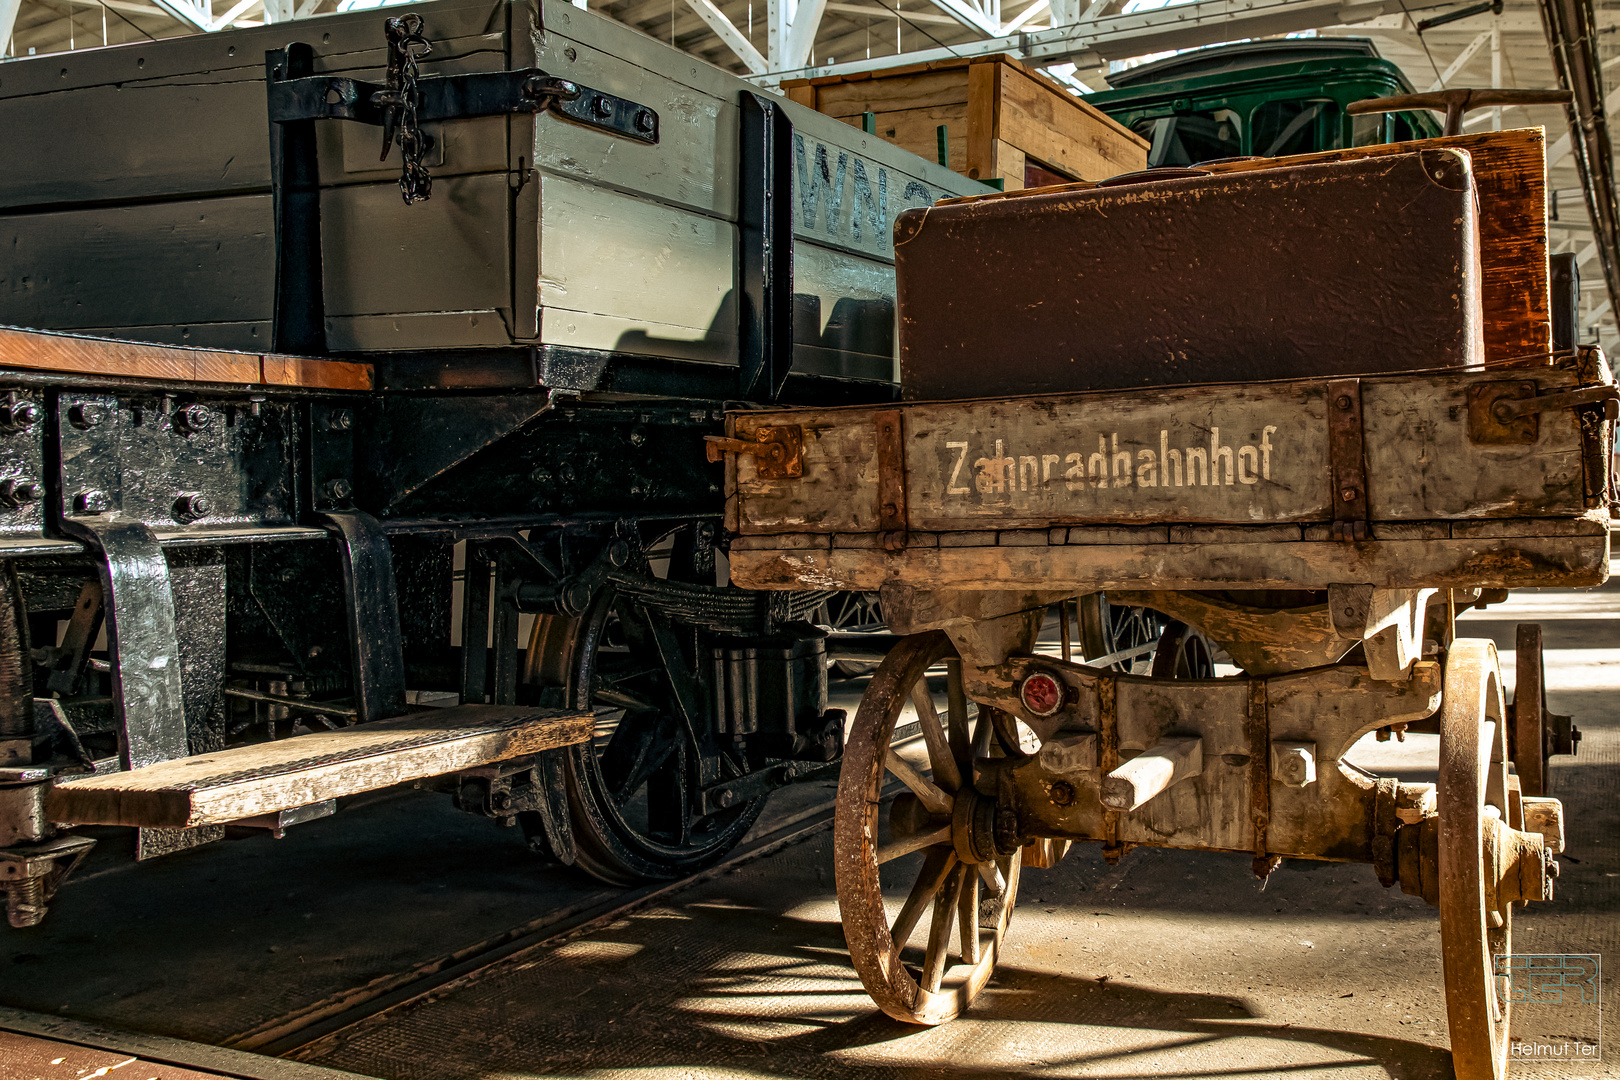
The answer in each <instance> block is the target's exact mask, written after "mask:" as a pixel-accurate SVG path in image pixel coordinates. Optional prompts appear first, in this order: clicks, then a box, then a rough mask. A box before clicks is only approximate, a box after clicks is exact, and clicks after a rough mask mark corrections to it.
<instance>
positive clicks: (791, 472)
mask: <svg viewBox="0 0 1620 1080" xmlns="http://www.w3.org/2000/svg"><path fill="white" fill-rule="evenodd" d="M754 439H755V441H754V442H749V441H748V440H746V439H728V438H726V437H725V436H722V435H705V436H704V437H703V441H704V442H705V443H706V444H707V449H708V455H709V460H710V461H711V462H717V461H724V460H725V456H726V455H727V454H747V455H748V456H749V457H751V458H753V459H754V471H755V472H756V473H758V474H759V478H760V479H761V480H787V479H790V478H792V477H798V476H803V475H804V428H802V427H800V426H799V425H798V424H779V425H775V426H769V425H767V426H765V427H761V428H759V429H758V430H756V431H755V432H754Z"/></svg>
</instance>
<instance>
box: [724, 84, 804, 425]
mask: <svg viewBox="0 0 1620 1080" xmlns="http://www.w3.org/2000/svg"><path fill="white" fill-rule="evenodd" d="M740 104H741V106H742V121H741V124H742V128H741V132H740V133H739V137H738V148H737V164H738V175H737V239H738V254H737V282H738V298H739V303H738V304H737V322H738V325H737V348H738V355H737V366H738V370H737V375H738V386H737V392H738V393H739V394H740V395H741V396H742V397H744V398H746V399H748V400H750V401H764V402H769V401H775V400H777V398H778V397H779V396H780V395H781V393H782V384H783V383H784V382H785V381H786V379H787V374H788V369H789V368H790V367H792V365H793V181H792V177H793V121H792V120H791V119H790V118H789V117H788V114H787V112H786V110H784V109H783V108H782V107H781V106H780V105H779V104H777V103H776V102H774V101H772V100H771V99H770V97H769V96H768V95H764V94H755V93H750V92H746V91H745V92H744V93H743V94H742V100H741V102H740Z"/></svg>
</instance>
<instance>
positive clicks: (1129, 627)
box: [1075, 593, 1165, 675]
mask: <svg viewBox="0 0 1620 1080" xmlns="http://www.w3.org/2000/svg"><path fill="white" fill-rule="evenodd" d="M1075 608H1076V611H1077V613H1078V615H1079V622H1080V650H1081V652H1082V653H1083V654H1084V655H1085V657H1086V661H1087V662H1088V663H1094V662H1095V661H1097V660H1101V659H1103V658H1105V657H1109V656H1112V655H1113V654H1115V653H1121V652H1130V651H1132V650H1135V649H1140V648H1142V647H1143V646H1145V645H1153V644H1154V643H1156V642H1157V641H1158V640H1159V638H1160V637H1161V636H1162V633H1163V629H1164V624H1165V618H1164V616H1163V615H1161V614H1159V613H1158V612H1157V611H1153V610H1151V609H1150V608H1141V607H1116V606H1114V605H1113V604H1110V603H1109V602H1108V596H1107V594H1106V593H1090V594H1089V595H1086V596H1082V597H1080V598H1079V600H1077V601H1076V602H1075ZM1152 655H1153V652H1152V650H1149V651H1147V652H1145V653H1143V654H1142V655H1140V656H1135V657H1126V658H1124V659H1121V660H1114V661H1110V662H1109V663H1108V664H1107V665H1105V666H1106V667H1109V668H1112V669H1113V670H1115V671H1119V672H1122V673H1124V674H1127V675H1128V674H1130V673H1131V667H1132V665H1133V664H1134V663H1136V662H1138V661H1140V660H1145V659H1151V657H1152Z"/></svg>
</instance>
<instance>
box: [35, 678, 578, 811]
mask: <svg viewBox="0 0 1620 1080" xmlns="http://www.w3.org/2000/svg"><path fill="white" fill-rule="evenodd" d="M593 722H594V717H593V716H592V715H591V714H590V713H580V712H568V711H564V710H559V709H535V708H526V707H519V706H515V705H458V706H456V707H454V708H449V709H431V710H428V711H425V712H419V713H411V714H409V715H407V716H397V717H394V718H392V719H389V720H378V721H376V722H374V723H370V724H357V725H355V726H354V727H348V728H343V729H341V730H338V731H321V732H316V733H314V734H310V735H297V736H294V737H293V738H290V739H279V740H277V741H275V742H269V743H257V744H255V745H253V746H240V747H236V748H234V749H230V750H221V751H219V752H218V753H213V754H199V755H197V756H196V757H188V758H177V759H175V760H173V761H163V762H159V763H158V764H156V765H148V766H146V767H144V768H140V769H133V770H131V771H129V772H120V773H107V774H105V775H101V776H91V777H86V778H84V779H82V780H66V781H63V782H61V783H58V784H57V785H56V786H55V787H53V788H52V789H51V790H50V791H49V792H47V793H46V797H45V812H46V814H47V816H48V818H49V820H51V821H57V822H64V823H71V824H75V825H135V826H140V827H142V828H159V829H185V828H192V827H194V826H197V825H219V824H224V823H226V822H231V821H240V820H241V819H243V818H250V817H257V816H258V815H260V814H275V813H279V812H280V811H282V810H289V809H292V808H293V807H296V806H308V805H309V804H311V803H318V802H321V801H323V800H325V799H334V798H339V797H341V796H344V795H355V794H358V793H360V792H362V791H375V790H376V789H378V788H385V787H391V786H392V785H394V784H403V783H408V782H409V781H412V780H422V779H425V778H427V777H430V776H442V775H444V774H446V773H452V772H459V771H461V770H462V769H471V768H476V767H478V766H480V765H488V764H490V763H492V762H496V761H505V760H507V759H508V758H517V757H524V756H527V755H529V754H537V753H539V752H540V751H542V750H554V749H556V748H558V747H561V746H571V745H573V744H575V743H582V742H584V741H585V740H587V739H589V738H590V737H591V728H592V725H593Z"/></svg>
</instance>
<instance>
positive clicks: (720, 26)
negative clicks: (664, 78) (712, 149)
mask: <svg viewBox="0 0 1620 1080" xmlns="http://www.w3.org/2000/svg"><path fill="white" fill-rule="evenodd" d="M265 2H266V4H268V3H269V0H265ZM686 2H687V3H688V4H690V5H691V7H692V10H693V11H695V12H697V16H698V18H700V19H702V20H703V21H704V22H705V23H707V24H708V27H709V29H710V30H713V31H714V33H715V36H716V37H718V38H719V39H720V40H721V41H722V42H724V43H725V46H726V48H728V49H730V50H731V51H732V52H733V53H735V54H736V56H737V59H739V60H741V61H742V62H743V67H745V68H747V69H748V72H749V74H751V75H758V74H759V73H760V72H762V71H768V70H770V65H769V64H767V63H766V62H765V58H764V57H763V56H761V55H760V54H759V50H758V49H756V48H754V46H753V45H752V44H750V43H749V41H748V39H747V38H746V37H744V36H743V32H742V31H741V30H738V29H737V27H736V24H735V23H733V22H732V21H731V20H730V19H728V18H726V16H725V12H723V11H721V10H720V9H719V8H717V7H715V6H714V0H686Z"/></svg>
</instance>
